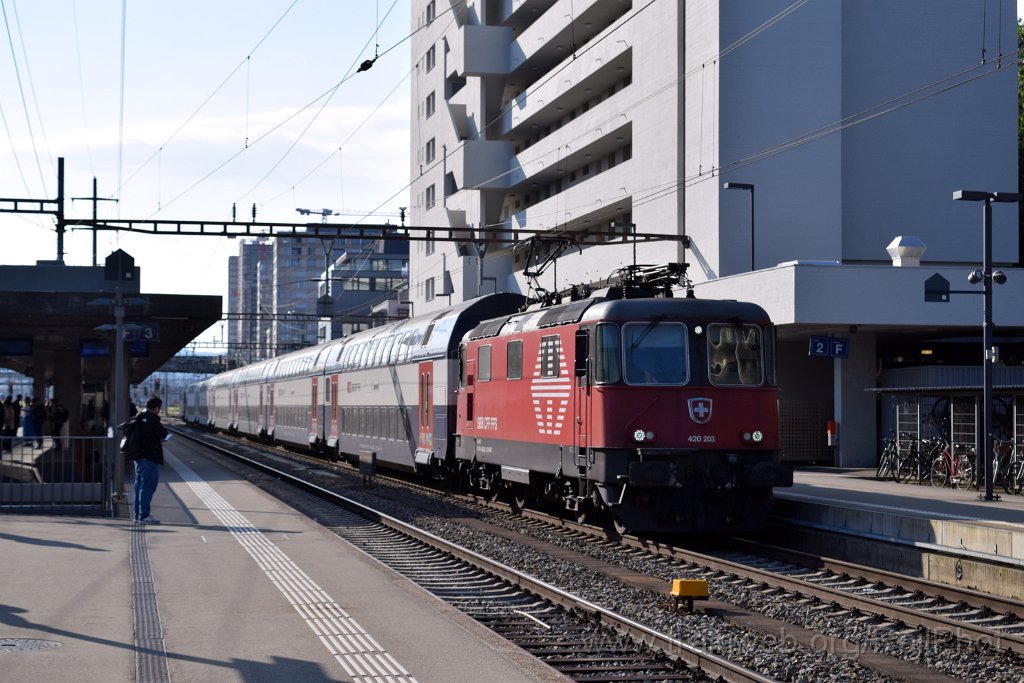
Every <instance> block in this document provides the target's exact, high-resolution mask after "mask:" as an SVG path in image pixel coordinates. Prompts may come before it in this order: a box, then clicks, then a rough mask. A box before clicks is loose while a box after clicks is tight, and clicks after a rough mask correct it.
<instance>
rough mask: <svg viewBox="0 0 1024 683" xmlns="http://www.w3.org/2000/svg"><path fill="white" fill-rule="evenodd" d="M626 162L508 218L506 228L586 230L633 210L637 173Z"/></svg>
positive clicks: (600, 225) (602, 226) (598, 226)
mask: <svg viewBox="0 0 1024 683" xmlns="http://www.w3.org/2000/svg"><path fill="white" fill-rule="evenodd" d="M631 164H632V162H631V161H626V162H623V163H621V164H618V165H617V166H615V168H612V169H609V170H607V171H605V172H603V173H599V174H598V175H595V176H592V177H590V178H589V179H588V180H586V181H583V182H579V183H577V184H576V185H573V186H572V187H569V188H568V189H566V190H564V191H562V192H559V193H558V194H556V195H553V196H551V197H549V198H548V199H545V200H544V201H542V202H538V203H536V204H534V205H533V206H530V207H529V208H526V209H524V210H522V211H519V212H517V213H515V214H512V215H511V216H510V217H509V221H508V225H509V228H508V229H509V230H516V229H524V230H554V229H558V230H568V231H576V230H587V229H593V230H594V231H595V232H597V231H599V229H601V228H604V227H606V226H607V225H608V223H609V221H610V219H611V218H612V217H614V216H617V215H621V214H623V213H627V212H630V211H632V205H633V192H634V191H635V188H634V183H635V182H636V174H635V173H633V172H632V171H631Z"/></svg>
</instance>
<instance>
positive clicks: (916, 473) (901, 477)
mask: <svg viewBox="0 0 1024 683" xmlns="http://www.w3.org/2000/svg"><path fill="white" fill-rule="evenodd" d="M920 470H921V459H920V458H918V457H917V455H915V454H914V453H908V454H907V455H905V456H903V457H902V458H900V466H899V467H898V468H897V471H896V476H897V481H901V482H909V481H911V480H913V479H917V480H920V479H921V478H922V477H921V474H922V473H921V471H920Z"/></svg>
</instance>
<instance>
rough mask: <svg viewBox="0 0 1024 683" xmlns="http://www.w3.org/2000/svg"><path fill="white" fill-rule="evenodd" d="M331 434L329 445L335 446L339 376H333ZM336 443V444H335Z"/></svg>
mask: <svg viewBox="0 0 1024 683" xmlns="http://www.w3.org/2000/svg"><path fill="white" fill-rule="evenodd" d="M330 410H331V433H330V434H329V435H328V445H330V446H333V445H334V444H332V443H331V440H332V439H337V438H338V376H337V375H331V408H330ZM335 443H336V442H335Z"/></svg>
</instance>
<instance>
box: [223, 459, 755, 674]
mask: <svg viewBox="0 0 1024 683" xmlns="http://www.w3.org/2000/svg"><path fill="white" fill-rule="evenodd" d="M204 445H205V446H207V447H210V448H215V449H217V450H218V451H219V452H221V453H222V454H226V455H229V456H230V457H232V458H234V459H235V460H240V461H243V462H244V463H245V465H246V466H248V467H253V468H256V469H258V470H259V471H261V472H262V473H264V474H268V475H270V476H271V477H273V478H274V480H276V482H278V483H284V484H286V485H288V486H290V487H294V488H295V489H298V490H300V491H301V492H302V493H303V494H311V495H312V496H315V498H316V500H314V501H309V500H307V501H306V502H305V503H304V504H305V506H307V507H309V506H312V507H313V508H314V510H313V511H312V513H313V514H314V515H315V517H316V519H317V521H318V522H319V523H320V524H321V525H323V526H324V527H325V528H327V529H329V530H331V531H332V532H333V533H335V534H337V535H338V536H339V537H341V538H344V539H345V540H346V541H348V542H350V543H351V544H352V545H354V546H356V547H358V548H359V549H361V550H362V551H363V552H365V553H366V554H368V555H370V556H371V557H374V558H375V559H377V560H379V561H380V562H382V563H383V564H385V565H387V566H389V567H391V568H392V569H394V570H395V571H397V572H399V573H400V574H402V575H404V576H406V577H407V578H409V579H410V580H411V581H413V582H414V583H416V584H417V585H420V586H422V587H423V588H425V589H426V590H428V591H430V592H431V593H433V594H435V595H436V596H438V597H439V598H441V599H442V600H444V601H445V602H447V603H449V604H451V605H452V606H454V607H456V608H457V609H459V610H461V611H463V612H464V613H466V614H468V615H469V616H471V617H473V618H474V619H476V620H477V621H479V622H480V623H482V624H484V625H486V626H488V627H489V628H491V629H492V630H494V631H495V632H497V633H499V634H501V635H502V636H504V637H505V638H506V639H508V640H510V641H511V642H513V643H515V644H516V645H519V646H520V647H522V648H523V649H525V650H526V651H527V652H530V653H531V654H533V655H535V656H536V657H538V658H539V659H541V660H542V661H544V662H546V663H547V664H548V665H549V666H551V667H552V668H554V669H556V670H558V671H560V672H562V673H564V674H565V675H566V676H568V677H569V678H572V679H573V680H578V681H587V682H590V681H593V682H601V681H608V682H611V681H616V682H619V681H621V682H623V683H630V682H632V681H637V682H641V681H643V682H651V681H702V680H708V679H709V678H711V679H721V680H725V681H735V682H743V683H755V682H756V683H768V682H769V681H772V680H773V679H771V678H769V677H766V676H763V675H761V674H759V673H758V672H756V671H753V670H750V669H747V668H745V667H743V666H741V665H739V664H736V663H734V662H730V661H729V660H727V659H725V658H723V657H719V656H717V655H715V654H713V653H711V652H708V651H706V650H701V649H700V648H696V647H693V646H692V645H689V644H687V643H684V642H682V641H680V640H678V639H676V638H673V637H671V636H669V635H666V634H664V633H660V632H658V631H657V630H655V629H653V628H650V627H648V626H645V625H643V624H640V623H637V622H635V621H633V620H631V619H629V618H627V617H624V616H622V615H620V614H617V613H615V612H614V611H612V610H609V609H606V608H604V607H601V606H600V605H597V604H595V603H593V602H590V601H588V600H586V599H584V598H582V597H580V596H577V595H574V594H572V593H570V592H568V591H565V590H562V589H560V588H557V587H555V586H553V585H551V584H549V583H546V582H544V581H542V580H540V579H538V578H535V577H533V576H531V575H530V574H528V573H526V572H522V571H519V570H517V569H514V568H512V567H509V566H507V565H505V564H503V563H501V562H499V561H497V560H494V559H491V558H489V557H486V556H484V555H481V554H479V553H476V552H473V551H472V550H469V549H466V548H463V547H461V546H460V545H458V544H456V543H453V542H451V541H449V540H446V539H444V538H441V537H439V536H436V535H434V534H431V533H429V532H427V531H424V530H422V529H420V528H418V527H416V526H414V525H411V524H408V523H406V522H404V521H402V520H399V519H397V518H394V517H391V516H389V515H387V514H385V513H383V512H380V511H378V510H375V509H373V508H370V507H368V506H366V505H364V504H363V503H360V502H357V501H355V500H352V499H350V498H347V497H345V496H342V495H339V494H338V493H336V492H332V491H328V490H326V489H324V488H322V487H320V486H317V485H315V484H312V483H310V482H309V481H306V480H304V479H303V478H301V477H298V476H295V475H293V474H290V473H288V472H285V471H282V470H280V469H276V468H274V467H272V466H270V465H267V464H265V463H259V462H256V461H255V460H251V459H248V458H244V457H241V456H238V455H237V454H233V453H230V452H229V451H227V449H223V448H221V447H219V446H215V445H212V444H209V443H204ZM292 497H293V496H289V498H292ZM308 512H309V511H307V513H308Z"/></svg>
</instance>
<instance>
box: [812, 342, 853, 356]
mask: <svg viewBox="0 0 1024 683" xmlns="http://www.w3.org/2000/svg"><path fill="white" fill-rule="evenodd" d="M807 355H808V356H825V357H830V358H849V356H850V340H849V339H844V338H843V337H811V345H810V348H808V350H807Z"/></svg>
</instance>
